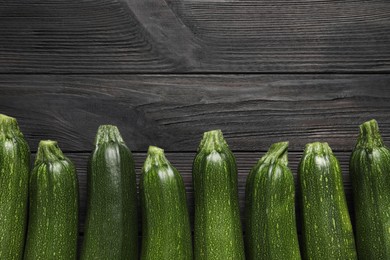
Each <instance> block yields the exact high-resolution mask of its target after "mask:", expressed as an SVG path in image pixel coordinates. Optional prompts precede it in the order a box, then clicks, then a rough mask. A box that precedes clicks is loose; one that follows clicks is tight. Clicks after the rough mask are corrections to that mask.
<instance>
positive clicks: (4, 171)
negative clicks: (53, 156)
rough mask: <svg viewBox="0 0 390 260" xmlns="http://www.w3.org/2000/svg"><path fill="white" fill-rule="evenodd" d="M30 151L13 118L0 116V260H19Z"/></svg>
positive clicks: (24, 226) (21, 253)
mask: <svg viewBox="0 0 390 260" xmlns="http://www.w3.org/2000/svg"><path fill="white" fill-rule="evenodd" d="M29 171H30V148H29V146H28V144H27V142H26V141H25V140H24V138H23V134H22V133H21V132H20V130H19V126H18V123H17V121H16V119H15V118H12V117H9V116H6V115H2V114H0V259H7V260H14V259H22V257H23V249H24V243H25V234H26V227H27V210H28V208H27V204H28V178H29Z"/></svg>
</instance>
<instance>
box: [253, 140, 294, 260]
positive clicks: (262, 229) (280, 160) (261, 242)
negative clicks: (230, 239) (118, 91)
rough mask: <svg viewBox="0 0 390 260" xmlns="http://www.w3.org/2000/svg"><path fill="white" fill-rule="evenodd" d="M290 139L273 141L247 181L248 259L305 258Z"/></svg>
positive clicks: (278, 259) (286, 259)
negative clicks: (290, 164) (300, 240)
mask: <svg viewBox="0 0 390 260" xmlns="http://www.w3.org/2000/svg"><path fill="white" fill-rule="evenodd" d="M287 149H288V142H280V143H275V144H273V145H272V146H271V147H270V149H269V150H268V152H267V153H266V154H265V155H264V156H263V157H262V158H261V159H260V160H259V161H258V162H257V163H256V165H255V166H254V167H253V168H252V170H251V172H250V173H249V175H248V178H247V182H246V207H245V216H246V217H245V220H246V225H245V226H246V233H245V240H246V258H247V259H249V260H251V259H253V260H255V259H256V260H262V259H264V260H268V259H269V260H280V259H284V260H288V259H301V255H300V252H299V244H298V235H297V227H296V220H295V186H294V177H293V175H292V173H291V170H290V169H289V168H288V166H287V164H288V158H287Z"/></svg>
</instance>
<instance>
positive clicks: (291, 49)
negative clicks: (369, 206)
mask: <svg viewBox="0 0 390 260" xmlns="http://www.w3.org/2000/svg"><path fill="white" fill-rule="evenodd" d="M389 112H390V3H389V2H388V1H387V0H371V1H363V0H346V1H331V0H293V1H292V0H253V1H237V0H142V1H140V0H93V1H92V0H84V1H80V0H65V1H64V0H39V1H38V0H19V1H13V0H0V113H4V114H8V115H10V116H14V117H16V118H17V119H18V121H19V124H20V127H21V129H22V131H23V132H24V134H25V136H26V139H27V140H28V142H29V144H30V146H31V149H32V151H33V152H35V151H36V149H37V144H38V142H39V140H41V139H55V140H58V142H59V145H60V147H61V148H62V149H63V150H64V151H65V153H66V155H68V156H69V157H70V158H71V159H72V160H73V161H74V162H75V164H76V166H77V170H78V175H79V180H80V196H81V202H80V203H81V204H80V207H81V210H80V234H81V236H82V234H83V223H84V219H85V204H86V165H87V159H88V155H89V153H90V152H91V150H92V147H93V140H94V136H95V133H96V130H97V127H98V126H99V125H100V124H115V125H118V127H119V128H120V131H121V133H122V134H123V136H124V138H125V140H126V142H127V144H128V146H129V147H130V148H131V150H132V151H133V153H134V156H135V160H136V168H137V174H138V175H139V174H140V168H141V166H142V163H143V160H144V159H145V152H146V150H147V148H148V146H149V145H157V146H160V147H162V148H164V149H165V150H166V152H167V157H168V159H170V160H171V162H172V163H173V165H174V166H176V167H177V169H178V170H179V171H180V172H181V174H182V175H183V177H184V181H185V184H186V188H187V192H188V200H189V205H190V212H191V214H192V213H193V201H192V199H193V195H192V184H191V164H192V160H193V157H194V154H195V151H196V148H197V146H198V143H199V141H200V138H201V136H202V133H203V132H204V131H207V130H211V129H222V131H223V132H224V135H225V138H226V139H227V142H228V143H229V144H230V147H231V149H232V150H233V151H234V153H235V155H236V156H237V163H238V171H239V195H240V204H241V210H242V212H243V199H244V185H245V179H246V176H247V174H248V172H249V170H250V168H251V167H252V166H253V165H254V163H255V162H256V161H257V160H258V158H259V157H260V156H262V155H263V154H264V152H265V151H266V150H267V149H268V147H269V146H270V145H271V144H272V143H274V142H277V141H284V140H288V141H290V150H289V151H290V152H289V161H290V166H291V168H292V170H293V172H294V174H295V175H296V172H297V164H298V162H299V159H300V156H301V154H302V150H303V148H304V145H305V144H306V143H308V142H312V141H326V142H329V143H330V145H331V147H332V148H333V150H334V152H335V154H336V156H337V157H338V158H339V160H340V162H341V165H342V170H343V174H344V183H345V191H346V194H347V199H348V202H349V206H350V208H351V199H352V197H351V184H350V179H349V176H348V160H349V155H350V153H351V150H352V148H353V146H354V143H355V140H356V138H357V135H358V126H359V124H361V123H362V122H364V121H366V120H369V119H371V118H375V119H377V120H378V122H379V125H380V129H381V131H382V134H383V137H384V140H385V142H386V143H387V144H388V145H390V118H389ZM298 213H299V212H298ZM352 213H353V212H352Z"/></svg>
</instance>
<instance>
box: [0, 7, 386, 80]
mask: <svg viewBox="0 0 390 260" xmlns="http://www.w3.org/2000/svg"><path fill="white" fill-rule="evenodd" d="M389 17H390V5H389V4H388V2H387V1H384V0H374V1H363V0H351V1H338V2H335V1H331V0H323V1H317V0H312V1H307V0H294V1H275V0H265V1H258V0H245V1H234V0H228V1H225V0H211V1H210V0H201V1H182V0H180V1H179V0H145V1H135V0H96V1H91V0H87V1H77V0H67V1H62V0H44V1H37V0H21V1H12V0H6V1H2V2H1V8H0V35H1V37H0V73H9V72H18V73H25V72H40V73H49V72H50V73H52V72H55V73H119V72H120V73H134V72H167V71H170V72H210V71H214V72H238V71H240V72H281V71H283V72H308V71H310V72H330V71H336V72H340V71H376V72H378V71H382V72H384V71H385V72H389V71H390V34H389V33H388V32H389V30H390V19H389Z"/></svg>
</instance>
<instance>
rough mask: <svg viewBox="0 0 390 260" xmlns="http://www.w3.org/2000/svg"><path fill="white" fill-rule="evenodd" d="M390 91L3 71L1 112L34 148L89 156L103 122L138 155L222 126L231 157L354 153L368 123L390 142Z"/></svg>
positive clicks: (230, 78)
mask: <svg viewBox="0 0 390 260" xmlns="http://www.w3.org/2000/svg"><path fill="white" fill-rule="evenodd" d="M389 86H390V75H240V74H235V75H128V76H125V75H111V76H95V75H92V76H87V75H85V76H84V75H83V76H75V75H73V76H64V75H51V76H50V75H49V76H48V75H18V76H15V75H0V93H1V95H0V111H1V112H2V113H6V114H9V115H11V116H14V117H16V118H18V120H19V123H20V126H21V129H22V130H23V132H24V134H25V136H26V137H27V139H28V140H29V143H30V145H31V148H32V150H33V151H35V150H36V147H37V144H38V142H39V140H40V139H55V140H58V141H59V143H60V145H61V147H62V148H63V149H64V150H65V151H90V150H91V149H92V144H93V140H94V136H95V134H96V130H97V127H98V126H99V125H100V124H115V125H118V126H119V128H120V130H121V132H122V134H123V136H124V138H125V140H126V141H127V143H128V145H129V147H130V148H131V149H132V150H133V151H146V150H147V148H148V146H149V145H157V146H161V147H162V148H164V149H166V150H167V151H196V149H197V146H198V143H199V140H200V138H201V136H202V133H203V132H204V131H207V130H211V129H218V128H219V129H222V130H223V132H224V135H225V137H226V139H227V140H228V142H229V144H230V146H231V148H232V150H234V151H261V150H266V149H267V148H268V146H269V145H270V144H271V143H273V142H277V141H290V147H291V149H292V150H298V151H300V150H302V149H303V147H304V145H305V144H306V143H308V142H312V141H327V142H329V143H330V145H331V147H332V148H333V149H334V150H339V151H350V150H351V149H352V148H353V146H354V144H355V140H356V137H357V135H358V131H359V130H358V126H359V124H361V123H363V122H364V121H366V120H369V119H371V118H376V119H377V120H378V122H379V125H380V128H381V130H382V133H383V137H384V139H385V141H386V142H388V143H390V121H389V114H390V88H389Z"/></svg>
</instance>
